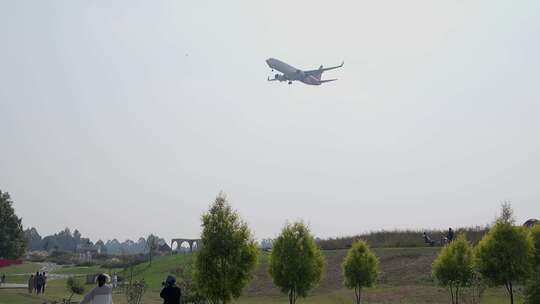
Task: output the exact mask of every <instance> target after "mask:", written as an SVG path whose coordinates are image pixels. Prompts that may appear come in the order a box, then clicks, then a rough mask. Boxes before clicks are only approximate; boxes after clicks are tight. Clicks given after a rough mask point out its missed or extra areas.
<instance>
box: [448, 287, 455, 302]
mask: <svg viewBox="0 0 540 304" xmlns="http://www.w3.org/2000/svg"><path fill="white" fill-rule="evenodd" d="M449 288H450V296H451V297H452V304H455V302H454V289H453V288H452V284H450V286H449Z"/></svg>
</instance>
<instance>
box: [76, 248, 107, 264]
mask: <svg viewBox="0 0 540 304" xmlns="http://www.w3.org/2000/svg"><path fill="white" fill-rule="evenodd" d="M75 253H76V254H77V257H78V259H79V261H81V262H91V261H92V259H93V258H94V257H96V256H97V255H99V254H101V246H85V245H78V246H77V249H76V250H75Z"/></svg>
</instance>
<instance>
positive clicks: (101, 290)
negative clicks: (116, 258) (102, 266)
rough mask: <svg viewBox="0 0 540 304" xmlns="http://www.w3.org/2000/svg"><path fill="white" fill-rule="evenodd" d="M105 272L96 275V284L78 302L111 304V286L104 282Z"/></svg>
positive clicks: (105, 278)
mask: <svg viewBox="0 0 540 304" xmlns="http://www.w3.org/2000/svg"><path fill="white" fill-rule="evenodd" d="M108 279H109V278H108V276H107V275H106V274H103V273H102V274H100V275H98V277H97V284H98V286H97V287H95V288H94V289H92V291H90V292H89V293H88V294H87V295H86V296H85V297H84V299H83V300H82V301H81V303H80V304H88V303H92V304H113V301H112V287H111V286H110V285H109V284H105V283H107V281H108Z"/></svg>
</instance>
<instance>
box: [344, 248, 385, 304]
mask: <svg viewBox="0 0 540 304" xmlns="http://www.w3.org/2000/svg"><path fill="white" fill-rule="evenodd" d="M341 267H342V269H343V275H344V277H345V282H344V284H345V286H346V287H347V288H350V289H354V291H355V296H356V302H357V303H360V300H361V290H362V287H371V286H373V284H374V283H375V280H376V279H377V276H378V274H379V260H378V259H377V257H376V256H375V254H373V252H371V250H370V249H369V246H368V245H367V243H366V242H364V241H356V242H354V243H353V245H352V248H351V249H349V251H348V252H347V256H346V257H345V260H344V261H343V264H342V265H341Z"/></svg>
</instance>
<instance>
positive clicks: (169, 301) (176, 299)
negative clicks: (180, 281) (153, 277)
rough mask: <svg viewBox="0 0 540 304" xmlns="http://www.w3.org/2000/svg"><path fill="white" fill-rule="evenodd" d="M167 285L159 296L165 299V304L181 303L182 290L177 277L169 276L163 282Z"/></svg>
mask: <svg viewBox="0 0 540 304" xmlns="http://www.w3.org/2000/svg"><path fill="white" fill-rule="evenodd" d="M163 285H165V287H164V288H163V289H162V290H161V293H160V294H159V296H160V297H161V298H162V299H163V304H180V298H181V297H182V291H181V290H180V287H178V286H176V278H175V277H173V276H168V277H167V280H165V282H163Z"/></svg>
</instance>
